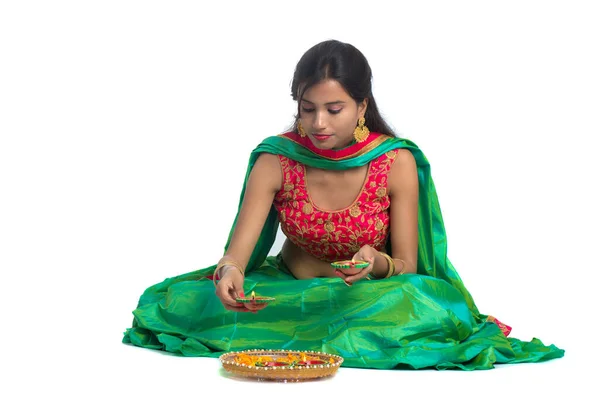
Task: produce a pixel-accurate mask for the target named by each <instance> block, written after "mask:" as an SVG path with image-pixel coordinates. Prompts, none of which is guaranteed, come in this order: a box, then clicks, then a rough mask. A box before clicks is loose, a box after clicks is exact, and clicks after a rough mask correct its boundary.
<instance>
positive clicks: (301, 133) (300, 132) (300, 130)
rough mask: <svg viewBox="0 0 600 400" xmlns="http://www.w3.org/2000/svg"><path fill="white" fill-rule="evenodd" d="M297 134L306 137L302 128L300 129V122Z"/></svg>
mask: <svg viewBox="0 0 600 400" xmlns="http://www.w3.org/2000/svg"><path fill="white" fill-rule="evenodd" d="M298 134H299V135H300V137H306V132H304V128H303V127H302V124H301V123H300V121H298Z"/></svg>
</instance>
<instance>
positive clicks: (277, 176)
mask: <svg viewBox="0 0 600 400" xmlns="http://www.w3.org/2000/svg"><path fill="white" fill-rule="evenodd" d="M251 178H252V180H253V181H255V182H260V184H261V185H265V186H266V187H268V188H269V189H271V190H273V191H278V190H279V189H280V188H281V184H282V180H283V174H282V173H281V164H280V162H279V157H278V156H277V155H275V154H270V153H262V154H261V155H259V156H258V159H257V160H256V162H255V163H254V167H253V168H252V173H251Z"/></svg>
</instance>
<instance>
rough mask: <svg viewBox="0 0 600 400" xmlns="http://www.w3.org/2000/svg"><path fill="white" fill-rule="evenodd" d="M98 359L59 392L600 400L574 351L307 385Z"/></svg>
mask: <svg viewBox="0 0 600 400" xmlns="http://www.w3.org/2000/svg"><path fill="white" fill-rule="evenodd" d="M83 354H85V351H84V352H83ZM84 357H85V356H84ZM102 358H109V359H110V360H111V361H110V362H109V363H107V364H104V366H103V367H98V366H96V365H95V361H94V360H93V358H92V359H88V362H87V363H86V364H84V365H82V366H81V367H80V368H75V369H74V370H73V371H71V374H69V375H67V376H65V377H64V378H65V379H64V380H62V383H59V382H61V380H58V381H55V383H54V389H55V390H56V394H57V395H61V397H62V398H69V399H70V398H119V399H120V398H123V399H125V398H137V399H166V398H173V399H186V398H208V397H207V396H206V394H205V393H207V391H209V390H210V391H212V392H214V391H215V390H216V391H217V393H218V397H219V398H221V399H227V398H229V399H231V398H237V399H239V398H256V399H260V398H275V397H273V396H277V397H279V396H281V397H280V398H307V397H309V398H312V397H314V396H319V397H320V396H321V395H325V394H326V395H328V396H336V397H337V396H339V395H344V397H349V398H359V397H360V398H368V397H369V396H370V395H377V396H378V397H379V398H394V399H398V398H404V399H409V398H411V399H413V398H418V399H461V400H462V399H484V398H485V399H507V398H514V399H525V398H549V397H550V396H551V395H552V396H553V398H555V396H556V395H558V396H559V398H564V397H565V396H570V397H571V398H573V399H598V389H597V385H596V384H594V381H593V379H594V377H595V375H596V374H595V373H594V370H592V369H585V368H582V366H581V364H580V362H581V360H580V359H579V357H578V356H577V355H576V354H569V355H568V356H567V357H565V358H563V359H559V360H555V361H550V362H546V363H540V364H528V365H511V366H500V367H498V368H496V369H494V370H488V371H476V372H461V371H377V370H362V369H353V368H341V369H340V370H339V371H338V373H337V374H336V375H334V376H333V377H332V378H329V379H324V380H318V381H311V382H304V383H278V382H275V383H274V382H264V381H263V382H258V381H252V380H246V379H243V378H238V377H236V376H231V375H229V374H228V373H227V372H226V371H224V370H223V369H222V367H221V365H220V363H219V361H218V360H217V359H208V358H183V357H175V356H170V355H165V354H163V353H159V352H156V351H148V350H145V349H140V348H135V347H131V346H127V345H110V346H108V347H107V348H106V352H105V353H103V355H102ZM51 376H54V377H55V378H58V377H59V376H61V373H60V372H59V371H55V373H52V374H51ZM36 389H37V390H39V391H40V394H44V393H46V392H47V388H45V387H43V386H39V387H37V388H36ZM381 396H383V397H381ZM388 396H389V397H388ZM52 397H54V396H52ZM211 397H212V396H211Z"/></svg>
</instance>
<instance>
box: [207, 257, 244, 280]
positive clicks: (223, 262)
mask: <svg viewBox="0 0 600 400" xmlns="http://www.w3.org/2000/svg"><path fill="white" fill-rule="evenodd" d="M228 266H231V267H235V268H237V270H238V271H240V273H241V274H242V277H246V274H244V270H243V269H242V267H240V265H239V264H238V263H236V262H235V261H231V260H224V259H223V258H221V259H220V260H219V263H218V264H217V268H215V272H214V273H213V283H214V285H215V286H217V276H219V270H220V269H221V268H223V267H228ZM219 279H220V278H219Z"/></svg>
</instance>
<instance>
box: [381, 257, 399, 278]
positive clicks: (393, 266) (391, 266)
mask: <svg viewBox="0 0 600 400" xmlns="http://www.w3.org/2000/svg"><path fill="white" fill-rule="evenodd" d="M379 254H381V255H382V256H383V257H384V258H385V259H386V261H387V264H388V271H387V274H386V275H385V276H384V277H383V278H382V279H387V278H389V277H391V276H392V275H394V272H396V263H395V262H394V259H393V258H392V257H390V256H389V255H388V254H385V253H384V252H382V251H380V252H379Z"/></svg>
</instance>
